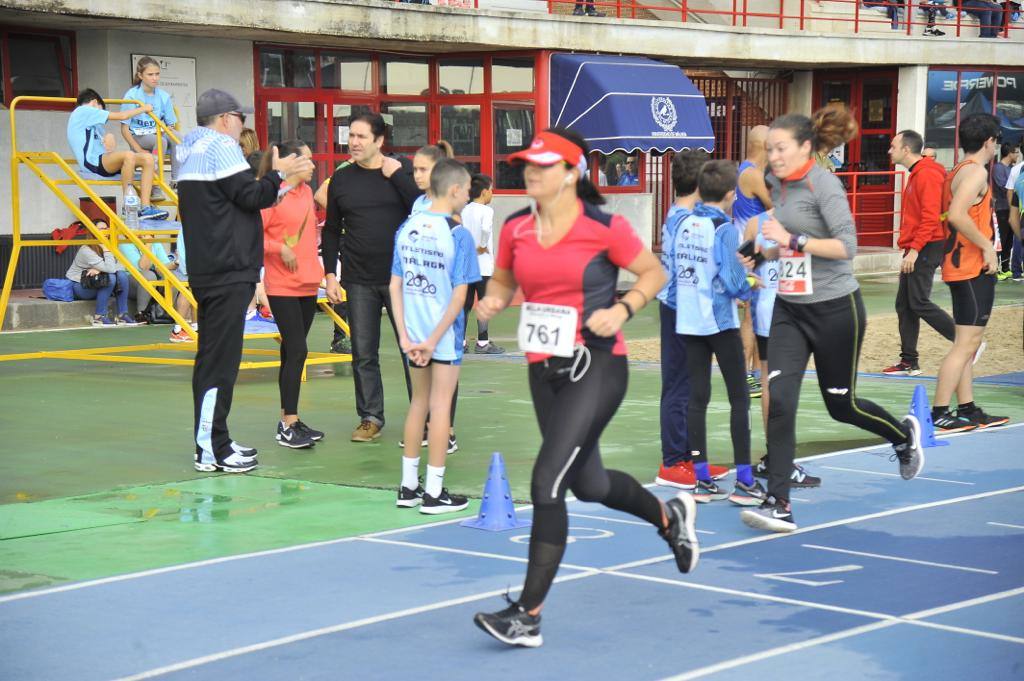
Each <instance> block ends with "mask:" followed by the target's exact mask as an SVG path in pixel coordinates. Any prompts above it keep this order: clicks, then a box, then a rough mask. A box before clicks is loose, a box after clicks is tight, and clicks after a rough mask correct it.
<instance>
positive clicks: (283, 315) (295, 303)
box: [267, 296, 316, 414]
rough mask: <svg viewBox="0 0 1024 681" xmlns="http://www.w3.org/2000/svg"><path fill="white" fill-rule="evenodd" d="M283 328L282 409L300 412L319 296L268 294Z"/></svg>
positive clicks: (278, 322) (278, 374)
mask: <svg viewBox="0 0 1024 681" xmlns="http://www.w3.org/2000/svg"><path fill="white" fill-rule="evenodd" d="M267 300H268V301H270V311H271V312H273V313H274V321H276V322H277V330H278V331H280V332H281V368H280V370H278V372H277V385H278V388H279V389H280V391H281V409H283V410H284V413H285V414H298V413H299V386H300V385H301V384H302V367H303V365H305V363H306V355H307V354H308V350H307V348H306V334H307V333H309V327H310V326H312V324H313V315H314V314H316V296H267Z"/></svg>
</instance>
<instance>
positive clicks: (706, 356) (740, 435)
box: [683, 329, 750, 466]
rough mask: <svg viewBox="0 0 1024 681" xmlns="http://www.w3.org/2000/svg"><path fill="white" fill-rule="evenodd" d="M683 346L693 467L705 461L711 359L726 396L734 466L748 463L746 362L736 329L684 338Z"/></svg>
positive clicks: (748, 402) (688, 429)
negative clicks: (688, 385) (720, 378)
mask: <svg viewBox="0 0 1024 681" xmlns="http://www.w3.org/2000/svg"><path fill="white" fill-rule="evenodd" d="M683 342H684V343H686V368H687V370H688V371H689V374H690V403H689V406H688V408H687V414H686V437H687V440H688V441H689V443H690V453H691V454H692V455H693V460H694V461H695V462H696V463H707V460H708V429H707V416H708V403H709V402H710V401H711V355H712V354H713V355H714V356H715V357H716V358H718V368H719V369H720V370H721V372H722V378H724V379H725V389H726V392H727V393H728V394H729V408H730V416H729V432H730V434H731V435H732V456H733V463H735V464H736V465H737V466H740V465H747V464H749V463H750V392H749V390H748V388H747V370H746V362H745V361H744V359H743V341H742V340H741V339H740V331H739V329H729V330H728V331H721V332H719V333H716V334H713V335H710V336H683Z"/></svg>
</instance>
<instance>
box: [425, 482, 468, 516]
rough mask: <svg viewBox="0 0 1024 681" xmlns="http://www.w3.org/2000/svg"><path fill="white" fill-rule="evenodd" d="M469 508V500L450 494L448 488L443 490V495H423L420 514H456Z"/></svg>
mask: <svg viewBox="0 0 1024 681" xmlns="http://www.w3.org/2000/svg"><path fill="white" fill-rule="evenodd" d="M467 506H469V499H467V498H466V497H462V496H459V495H457V494H448V490H447V488H444V489H442V490H441V494H439V495H438V496H436V497H432V496H430V495H429V494H427V493H426V492H424V493H423V505H422V506H420V513H426V514H427V515H440V514H442V513H455V512H456V511H461V510H462V509H464V508H466V507H467Z"/></svg>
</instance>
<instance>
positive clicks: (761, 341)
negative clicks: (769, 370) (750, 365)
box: [754, 336, 768, 362]
mask: <svg viewBox="0 0 1024 681" xmlns="http://www.w3.org/2000/svg"><path fill="white" fill-rule="evenodd" d="M754 338H756V339H757V354H758V356H759V357H760V358H761V361H762V362H767V361H768V336H754Z"/></svg>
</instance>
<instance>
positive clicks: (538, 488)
mask: <svg viewBox="0 0 1024 681" xmlns="http://www.w3.org/2000/svg"><path fill="white" fill-rule="evenodd" d="M566 361H568V362H569V364H571V361H570V360H561V359H558V358H555V359H553V360H551V361H550V363H549V364H548V365H547V366H546V365H545V363H544V362H536V363H533V364H531V365H530V369H529V372H530V394H531V395H532V396H533V408H534V411H535V412H536V414H537V421H538V423H539V425H540V432H541V436H542V438H543V442H542V443H541V447H540V452H539V453H538V454H537V461H536V462H535V463H534V465H533V478H532V481H531V486H530V496H531V498H532V500H533V526H532V527H531V529H530V558H529V565H528V567H527V570H526V584H525V586H524V587H523V593H522V596H521V597H520V599H519V602H520V604H522V606H523V607H524V608H526V609H527V610H531V609H533V608H536V607H537V606H539V605H540V604H541V603H543V602H544V599H545V597H546V596H547V593H548V590H549V589H550V588H551V583H552V582H553V581H554V579H555V573H556V572H557V571H558V565H559V563H561V562H562V555H563V554H564V553H565V544H566V539H567V537H568V534H569V518H568V515H567V513H566V508H565V495H566V491H567V490H572V493H573V494H574V495H575V496H576V498H577V499H580V500H581V501H595V502H600V503H602V504H604V505H605V506H607V507H609V508H614V509H616V510H619V511H625V512H626V513H631V514H633V515H635V516H637V517H639V518H643V519H644V520H646V521H648V522H649V523H651V524H652V525H653V526H655V527H657V528H661V526H662V520H661V502H660V501H658V499H657V497H655V496H654V495H653V494H651V493H650V492H648V491H647V490H646V489H644V488H643V487H642V486H641V485H640V483H638V482H637V481H636V480H635V479H633V478H632V477H631V476H629V475H627V474H626V473H622V472H620V471H614V470H605V468H604V466H602V465H601V454H600V452H599V451H598V439H599V438H600V437H601V432H602V431H603V430H604V428H605V426H606V425H608V422H609V421H610V420H611V418H612V416H614V415H615V411H616V409H618V407H619V404H620V403H621V402H622V398H623V396H624V395H625V394H626V384H627V382H628V371H627V368H626V358H625V357H624V356H621V355H612V354H611V352H609V351H607V350H598V349H590V367H589V368H588V369H587V370H586V372H585V373H584V374H583V376H582V377H581V378H580V379H579V380H578V381H576V382H573V381H571V380H570V379H569V376H568V374H567V373H558V374H556V372H555V366H556V363H557V364H558V365H564V364H565V362H566ZM585 365H586V359H585V358H584V359H583V360H582V361H581V362H580V369H582V368H583V367H584V366H585Z"/></svg>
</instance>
